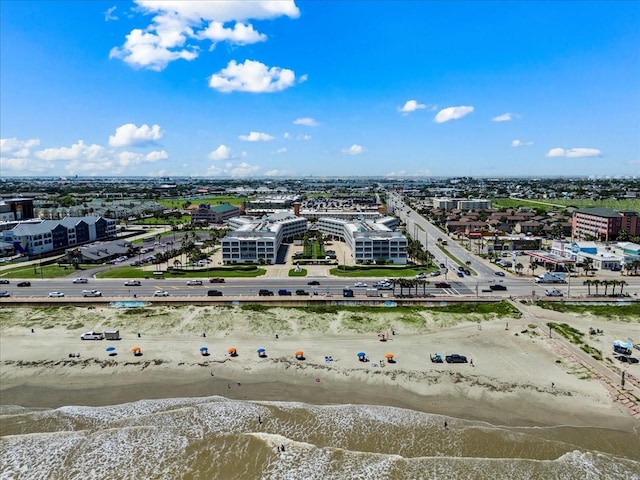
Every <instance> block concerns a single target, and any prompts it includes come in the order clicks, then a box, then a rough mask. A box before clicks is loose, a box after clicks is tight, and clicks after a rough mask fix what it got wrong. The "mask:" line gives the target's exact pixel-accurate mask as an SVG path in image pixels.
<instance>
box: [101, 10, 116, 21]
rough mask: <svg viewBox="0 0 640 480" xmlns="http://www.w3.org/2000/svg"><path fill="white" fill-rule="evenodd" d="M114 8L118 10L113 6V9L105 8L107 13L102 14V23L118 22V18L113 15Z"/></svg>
mask: <svg viewBox="0 0 640 480" xmlns="http://www.w3.org/2000/svg"><path fill="white" fill-rule="evenodd" d="M116 8H118V7H116V6H113V7H109V8H107V11H106V12H104V21H105V22H108V21H110V20H118V17H117V16H116V15H114V14H113V12H115V11H116Z"/></svg>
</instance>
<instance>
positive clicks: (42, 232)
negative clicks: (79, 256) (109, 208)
mask: <svg viewBox="0 0 640 480" xmlns="http://www.w3.org/2000/svg"><path fill="white" fill-rule="evenodd" d="M115 236H116V221H115V220H112V219H109V218H104V217H67V218H63V219H62V220H43V221H41V222H40V223H33V222H28V223H18V224H17V225H16V226H15V227H13V228H12V229H10V230H4V231H3V232H2V237H1V239H2V241H4V242H8V243H11V244H12V245H13V246H14V248H15V250H16V251H17V252H18V253H26V254H27V255H39V254H43V253H48V252H53V251H56V250H64V249H66V248H68V247H72V246H75V245H82V244H85V243H88V242H93V241H95V240H103V239H109V238H114V237H115Z"/></svg>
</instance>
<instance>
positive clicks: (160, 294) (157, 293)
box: [153, 290, 169, 297]
mask: <svg viewBox="0 0 640 480" xmlns="http://www.w3.org/2000/svg"><path fill="white" fill-rule="evenodd" d="M153 296H154V297H168V296H169V292H167V291H166V290H156V291H155V292H153Z"/></svg>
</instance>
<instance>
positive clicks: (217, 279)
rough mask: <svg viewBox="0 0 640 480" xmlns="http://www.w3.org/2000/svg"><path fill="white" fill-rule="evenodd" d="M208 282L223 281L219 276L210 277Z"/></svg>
mask: <svg viewBox="0 0 640 480" xmlns="http://www.w3.org/2000/svg"><path fill="white" fill-rule="evenodd" d="M209 283H224V278H220V277H214V278H210V279H209Z"/></svg>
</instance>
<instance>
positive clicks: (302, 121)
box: [293, 117, 318, 127]
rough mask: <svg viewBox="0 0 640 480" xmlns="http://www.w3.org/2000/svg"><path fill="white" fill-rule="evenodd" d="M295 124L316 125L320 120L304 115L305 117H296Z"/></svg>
mask: <svg viewBox="0 0 640 480" xmlns="http://www.w3.org/2000/svg"><path fill="white" fill-rule="evenodd" d="M293 124H294V125H304V126H305V127H316V126H317V125H318V122H316V121H315V120H314V119H313V118H309V117H304V118H296V119H295V120H294V121H293Z"/></svg>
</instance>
